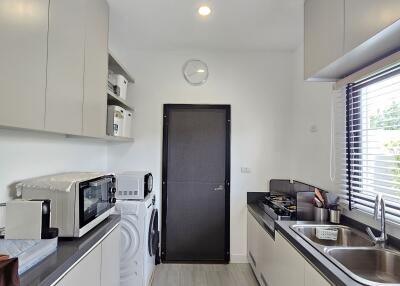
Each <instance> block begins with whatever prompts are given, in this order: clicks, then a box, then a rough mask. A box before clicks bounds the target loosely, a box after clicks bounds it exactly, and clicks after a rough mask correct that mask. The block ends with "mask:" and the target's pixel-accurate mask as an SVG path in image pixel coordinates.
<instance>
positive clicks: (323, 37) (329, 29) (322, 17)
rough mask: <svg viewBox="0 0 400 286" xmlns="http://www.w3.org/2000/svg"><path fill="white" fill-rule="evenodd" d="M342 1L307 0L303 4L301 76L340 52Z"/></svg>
mask: <svg viewBox="0 0 400 286" xmlns="http://www.w3.org/2000/svg"><path fill="white" fill-rule="evenodd" d="M343 41H344V0H307V1H306V2H305V6H304V76H305V79H308V78H310V77H312V76H313V75H314V74H316V73H317V72H318V71H320V70H321V69H323V68H324V67H326V66H328V65H329V64H330V63H332V62H334V61H335V60H336V59H338V58H340V57H341V56H342V55H343Z"/></svg>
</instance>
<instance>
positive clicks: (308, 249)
mask: <svg viewBox="0 0 400 286" xmlns="http://www.w3.org/2000/svg"><path fill="white" fill-rule="evenodd" d="M247 207H248V210H249V212H250V213H251V214H252V215H253V216H254V218H255V219H256V220H257V221H258V223H260V225H261V226H262V227H263V228H264V229H265V230H266V231H268V232H269V233H270V231H269V230H268V229H267V228H266V226H265V221H264V220H263V218H262V216H263V213H264V212H263V210H262V209H261V208H260V207H259V206H258V205H257V204H256V203H249V204H248V205H247ZM296 223H298V222H297V221H276V222H275V229H276V231H278V232H279V233H280V234H281V235H282V236H283V237H285V238H286V239H287V240H288V241H289V242H290V243H291V244H292V245H293V246H294V247H295V248H296V249H297V250H298V251H299V252H300V253H301V254H302V255H303V256H304V257H306V258H307V259H308V260H309V261H310V262H311V263H312V264H313V265H314V266H315V267H316V268H317V269H318V270H319V271H320V272H321V273H322V274H323V275H325V277H326V278H328V279H329V280H330V281H331V282H332V283H334V285H339V286H351V285H355V286H361V285H363V284H360V283H358V282H356V281H354V280H353V279H352V278H350V277H349V276H348V275H347V274H346V273H344V272H343V271H342V270H340V269H339V268H338V267H337V266H336V265H335V264H333V263H332V262H331V261H330V260H329V259H328V258H326V257H325V256H324V255H322V254H321V253H320V252H319V251H318V250H317V249H315V248H314V247H313V246H312V245H310V244H309V243H308V242H307V241H305V240H304V239H303V238H301V237H300V236H299V235H297V234H296V233H295V232H294V231H293V230H292V229H291V228H290V226H291V225H294V224H296Z"/></svg>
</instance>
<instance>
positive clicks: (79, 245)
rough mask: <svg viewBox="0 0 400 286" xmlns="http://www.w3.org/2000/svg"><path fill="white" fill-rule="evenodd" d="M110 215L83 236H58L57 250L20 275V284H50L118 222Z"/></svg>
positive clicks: (44, 285)
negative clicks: (71, 237) (72, 237)
mask: <svg viewBox="0 0 400 286" xmlns="http://www.w3.org/2000/svg"><path fill="white" fill-rule="evenodd" d="M120 219H121V217H120V216H119V215H111V216H110V217H108V218H107V219H105V220H104V221H103V222H101V223H100V224H99V225H98V226H96V227H95V228H94V229H92V230H91V231H90V232H88V233H87V234H85V235H84V236H83V237H80V238H74V239H64V238H59V240H58V247H57V250H56V251H55V252H54V253H53V254H50V255H49V256H48V257H46V258H45V259H44V260H42V261H41V262H39V263H38V264H36V265H35V266H34V267H32V268H31V269H29V270H28V271H26V272H25V273H23V274H22V275H21V276H20V281H21V286H25V285H26V286H28V285H29V286H50V285H53V284H54V283H55V282H57V281H58V279H59V278H60V277H62V276H63V275H64V274H65V273H66V272H67V271H68V270H69V268H70V267H71V266H73V265H74V263H76V262H77V261H78V260H79V259H81V258H82V257H83V256H85V254H86V253H88V252H89V251H91V249H92V248H93V247H94V246H96V245H97V244H98V243H99V242H100V241H101V240H102V239H103V238H104V236H106V235H107V234H108V233H109V232H111V231H112V230H113V229H114V228H115V227H116V226H117V225H118V224H119V222H120Z"/></svg>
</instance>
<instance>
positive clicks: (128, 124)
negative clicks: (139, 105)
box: [123, 110, 133, 138]
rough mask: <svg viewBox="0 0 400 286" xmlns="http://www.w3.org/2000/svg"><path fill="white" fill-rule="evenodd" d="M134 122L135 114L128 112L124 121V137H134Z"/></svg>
mask: <svg viewBox="0 0 400 286" xmlns="http://www.w3.org/2000/svg"><path fill="white" fill-rule="evenodd" d="M132 122H133V113H132V111H129V110H126V112H125V121H124V132H123V134H124V135H123V136H124V137H128V138H131V137H132Z"/></svg>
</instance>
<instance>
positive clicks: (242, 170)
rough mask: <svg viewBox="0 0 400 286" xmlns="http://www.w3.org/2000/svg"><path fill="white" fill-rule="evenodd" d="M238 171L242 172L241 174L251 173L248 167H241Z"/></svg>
mask: <svg viewBox="0 0 400 286" xmlns="http://www.w3.org/2000/svg"><path fill="white" fill-rule="evenodd" d="M240 172H242V173H243V174H249V173H251V169H250V168H248V167H241V168H240Z"/></svg>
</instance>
